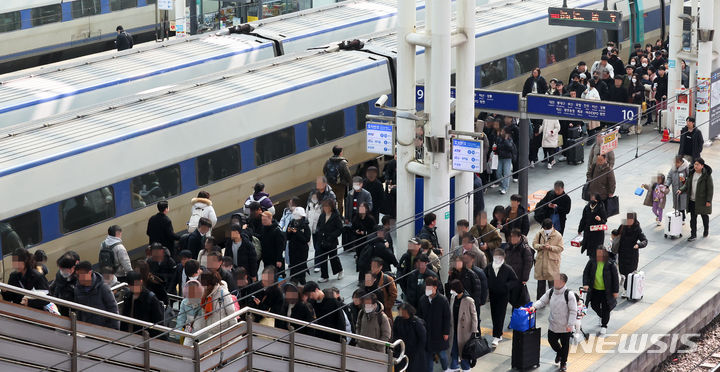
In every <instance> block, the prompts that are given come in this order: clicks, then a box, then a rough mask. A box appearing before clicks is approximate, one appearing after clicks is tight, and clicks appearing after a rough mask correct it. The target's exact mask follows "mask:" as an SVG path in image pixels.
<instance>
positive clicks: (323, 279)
mask: <svg viewBox="0 0 720 372" xmlns="http://www.w3.org/2000/svg"><path fill="white" fill-rule="evenodd" d="M327 282H328V278H320V280H318V283H327Z"/></svg>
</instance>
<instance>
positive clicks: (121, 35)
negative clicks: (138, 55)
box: [115, 26, 133, 52]
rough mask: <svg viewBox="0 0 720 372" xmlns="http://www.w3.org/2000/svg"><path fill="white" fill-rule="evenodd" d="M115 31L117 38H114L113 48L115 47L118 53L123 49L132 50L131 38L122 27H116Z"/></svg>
mask: <svg viewBox="0 0 720 372" xmlns="http://www.w3.org/2000/svg"><path fill="white" fill-rule="evenodd" d="M115 30H116V31H117V37H116V38H115V46H116V47H117V50H118V52H119V51H121V50H125V49H132V47H133V38H132V36H131V35H130V34H129V33H128V32H126V31H125V29H123V26H117V28H115Z"/></svg>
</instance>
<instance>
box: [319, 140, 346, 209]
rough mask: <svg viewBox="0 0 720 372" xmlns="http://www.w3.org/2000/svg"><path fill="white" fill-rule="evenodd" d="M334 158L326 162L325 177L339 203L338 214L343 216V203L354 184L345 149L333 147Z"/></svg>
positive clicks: (337, 146)
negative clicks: (351, 185)
mask: <svg viewBox="0 0 720 372" xmlns="http://www.w3.org/2000/svg"><path fill="white" fill-rule="evenodd" d="M332 152H333V156H331V157H330V159H328V160H327V161H326V162H325V166H323V175H324V176H325V178H326V179H327V181H328V183H329V184H330V187H331V188H332V191H333V193H334V194H335V196H336V200H337V203H338V212H340V215H343V211H344V209H343V202H344V200H345V193H346V191H347V187H348V185H350V184H351V183H352V176H351V175H350V168H349V167H348V161H347V159H345V158H344V157H343V148H342V147H340V146H339V145H335V146H333V149H332Z"/></svg>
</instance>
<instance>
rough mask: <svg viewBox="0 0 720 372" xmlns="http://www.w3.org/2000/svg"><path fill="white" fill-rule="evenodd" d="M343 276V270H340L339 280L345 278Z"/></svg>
mask: <svg viewBox="0 0 720 372" xmlns="http://www.w3.org/2000/svg"><path fill="white" fill-rule="evenodd" d="M343 276H344V274H343V272H342V271H341V272H339V273H338V280H340V279H342V278H343Z"/></svg>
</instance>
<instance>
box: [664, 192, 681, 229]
mask: <svg viewBox="0 0 720 372" xmlns="http://www.w3.org/2000/svg"><path fill="white" fill-rule="evenodd" d="M673 197H675V198H677V195H673ZM665 218H666V219H667V223H666V224H665V238H666V239H667V238H670V239H676V238H681V237H682V213H680V212H678V211H677V210H674V211H672V212H670V213H668V214H667V215H665Z"/></svg>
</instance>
